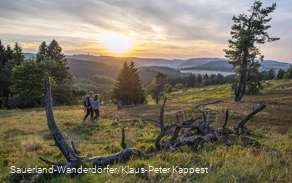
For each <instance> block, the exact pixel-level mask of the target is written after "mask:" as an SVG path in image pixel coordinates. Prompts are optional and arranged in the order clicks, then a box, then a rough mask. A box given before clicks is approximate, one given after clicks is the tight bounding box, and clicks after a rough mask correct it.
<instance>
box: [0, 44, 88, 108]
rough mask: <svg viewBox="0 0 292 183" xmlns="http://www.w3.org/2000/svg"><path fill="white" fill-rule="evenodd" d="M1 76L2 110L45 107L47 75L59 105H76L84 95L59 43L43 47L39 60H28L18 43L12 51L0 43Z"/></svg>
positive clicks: (42, 45) (0, 97)
mask: <svg viewBox="0 0 292 183" xmlns="http://www.w3.org/2000/svg"><path fill="white" fill-rule="evenodd" d="M0 73H1V74H0V82H1V87H0V107H1V108H16V107H19V108H27V107H41V106H43V105H44V100H43V97H44V79H45V74H46V73H48V74H49V75H50V77H51V81H52V85H53V86H52V94H53V99H54V101H53V102H54V104H55V105H71V104H75V103H77V97H78V96H80V95H84V92H83V91H81V90H79V89H78V88H77V87H76V86H75V83H74V80H73V75H72V74H71V73H70V72H69V66H68V63H67V59H66V58H65V55H64V54H63V53H62V48H61V47H60V46H59V44H58V42H57V41H55V40H52V41H51V43H50V44H49V45H47V44H46V42H43V43H41V45H40V47H39V50H38V53H37V57H36V58H31V59H28V60H25V57H24V54H23V52H22V49H21V47H20V46H19V45H18V44H17V43H15V46H14V48H13V49H11V48H10V46H9V45H7V46H6V47H5V46H4V45H3V44H2V42H1V41H0Z"/></svg>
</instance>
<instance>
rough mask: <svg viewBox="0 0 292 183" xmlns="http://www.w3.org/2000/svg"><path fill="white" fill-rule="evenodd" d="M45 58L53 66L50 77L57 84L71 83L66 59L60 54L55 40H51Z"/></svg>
mask: <svg viewBox="0 0 292 183" xmlns="http://www.w3.org/2000/svg"><path fill="white" fill-rule="evenodd" d="M42 44H43V43H42ZM39 51H43V50H39ZM46 58H48V59H50V60H51V61H52V62H54V64H55V65H54V67H53V68H51V75H52V76H53V77H54V80H55V81H56V82H57V84H61V83H63V82H64V81H71V79H72V75H71V73H70V72H69V66H68V62H67V59H66V58H65V55H64V54H63V53H62V48H61V46H59V43H58V42H57V41H56V40H52V42H51V43H50V45H49V46H48V50H47V55H46Z"/></svg>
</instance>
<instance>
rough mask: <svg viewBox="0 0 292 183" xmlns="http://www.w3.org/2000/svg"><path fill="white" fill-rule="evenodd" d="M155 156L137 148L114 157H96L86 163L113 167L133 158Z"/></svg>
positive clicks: (128, 149) (88, 159)
mask: <svg viewBox="0 0 292 183" xmlns="http://www.w3.org/2000/svg"><path fill="white" fill-rule="evenodd" d="M155 154H156V152H153V153H151V154H146V153H144V152H142V151H141V150H139V149H136V148H126V149H124V150H122V151H120V152H118V153H116V154H113V155H106V156H95V157H92V158H87V159H86V161H87V162H91V163H92V165H93V166H105V165H112V164H114V163H118V162H125V161H129V160H130V159H131V158H132V157H133V156H135V157H142V158H149V157H152V156H155Z"/></svg>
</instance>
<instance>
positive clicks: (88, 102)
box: [83, 91, 93, 122]
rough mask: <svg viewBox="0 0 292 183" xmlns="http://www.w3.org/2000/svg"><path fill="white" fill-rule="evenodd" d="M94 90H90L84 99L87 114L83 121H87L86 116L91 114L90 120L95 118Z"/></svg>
mask: <svg viewBox="0 0 292 183" xmlns="http://www.w3.org/2000/svg"><path fill="white" fill-rule="evenodd" d="M92 96H93V92H92V91H90V92H89V94H88V95H87V97H86V99H85V101H84V107H86V114H85V116H84V118H83V122H85V120H86V118H87V117H88V116H89V114H90V120H91V121H92V120H93V110H92V108H93V100H92Z"/></svg>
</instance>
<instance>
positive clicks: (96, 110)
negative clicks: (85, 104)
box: [93, 109, 99, 119]
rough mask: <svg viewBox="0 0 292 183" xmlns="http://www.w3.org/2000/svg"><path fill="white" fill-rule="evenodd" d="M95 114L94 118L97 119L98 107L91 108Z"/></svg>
mask: <svg viewBox="0 0 292 183" xmlns="http://www.w3.org/2000/svg"><path fill="white" fill-rule="evenodd" d="M93 111H94V113H95V116H94V119H97V118H98V117H99V109H93Z"/></svg>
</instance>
